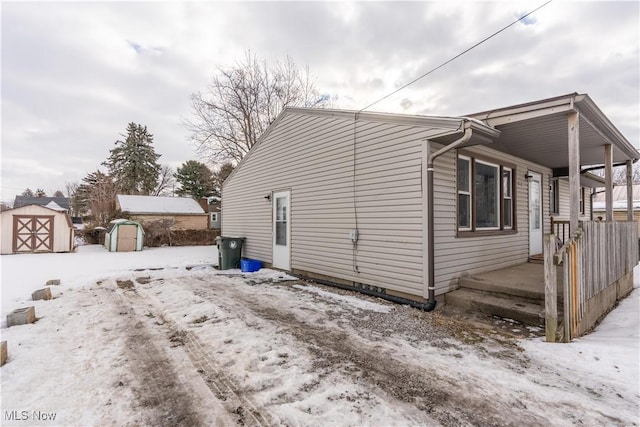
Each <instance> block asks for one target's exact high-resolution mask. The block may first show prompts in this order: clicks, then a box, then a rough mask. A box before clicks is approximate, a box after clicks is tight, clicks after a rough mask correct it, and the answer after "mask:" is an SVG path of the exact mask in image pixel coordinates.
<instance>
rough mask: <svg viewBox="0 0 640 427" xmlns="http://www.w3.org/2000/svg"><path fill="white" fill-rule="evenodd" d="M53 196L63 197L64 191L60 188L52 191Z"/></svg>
mask: <svg viewBox="0 0 640 427" xmlns="http://www.w3.org/2000/svg"><path fill="white" fill-rule="evenodd" d="M53 197H64V193H63V192H62V191H61V190H56V192H55V193H53Z"/></svg>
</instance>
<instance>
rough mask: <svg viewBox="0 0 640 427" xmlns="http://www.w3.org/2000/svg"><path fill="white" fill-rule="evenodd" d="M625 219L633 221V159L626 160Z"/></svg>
mask: <svg viewBox="0 0 640 427" xmlns="http://www.w3.org/2000/svg"><path fill="white" fill-rule="evenodd" d="M627 221H633V161H631V160H627Z"/></svg>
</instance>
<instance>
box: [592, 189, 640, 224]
mask: <svg viewBox="0 0 640 427" xmlns="http://www.w3.org/2000/svg"><path fill="white" fill-rule="evenodd" d="M632 191H633V196H632V200H633V201H632V206H633V208H632V209H633V220H634V221H636V224H637V228H638V235H640V184H638V185H634V186H633V188H632ZM604 218H606V202H605V194H604V192H598V193H597V194H596V195H595V197H594V201H593V219H594V220H602V219H604ZM613 219H615V220H616V221H626V219H627V186H626V185H619V186H616V187H614V188H613Z"/></svg>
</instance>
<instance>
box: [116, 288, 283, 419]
mask: <svg viewBox="0 0 640 427" xmlns="http://www.w3.org/2000/svg"><path fill="white" fill-rule="evenodd" d="M141 291H142V292H143V293H144V296H145V300H144V302H146V303H150V305H151V306H152V307H153V308H150V307H149V305H147V306H146V308H145V309H146V310H149V311H151V312H152V313H153V315H154V316H156V317H158V318H160V319H162V322H163V323H164V325H163V326H165V327H166V328H167V329H168V336H169V339H170V340H171V341H172V342H174V343H178V344H180V345H184V346H185V350H186V352H185V353H186V355H187V356H188V357H189V359H190V362H191V364H192V365H193V367H194V368H195V369H196V370H197V373H198V374H199V376H200V377H201V378H202V380H203V381H204V383H205V384H206V386H207V387H208V388H209V390H211V392H212V393H213V395H214V396H215V398H217V399H219V400H220V401H221V402H222V405H223V406H224V407H225V409H226V410H227V412H229V414H230V415H232V416H233V418H235V420H236V424H238V425H242V426H244V425H252V426H269V425H272V424H273V423H271V422H270V420H269V416H268V415H267V414H264V413H262V411H261V410H260V409H258V408H257V407H256V405H255V404H254V403H253V402H252V401H251V400H250V399H249V398H248V397H247V396H245V395H244V394H243V393H242V392H240V390H239V387H238V386H237V385H236V384H235V383H234V382H233V380H231V379H230V378H229V377H228V376H227V375H226V374H225V373H224V370H223V369H222V368H221V367H220V366H219V365H218V364H217V362H216V361H215V358H214V357H213V356H212V355H211V354H210V353H209V352H208V351H207V349H206V346H204V345H203V343H202V342H201V341H200V339H199V338H198V337H197V336H196V335H195V334H194V333H192V332H191V331H189V330H187V329H185V328H182V327H180V325H178V323H177V322H175V321H173V320H171V319H169V318H167V317H166V316H164V315H163V314H162V312H163V310H162V303H161V302H160V301H158V300H157V298H155V297H154V296H153V295H150V293H146V292H144V290H143V289H141ZM126 294H127V296H128V297H129V298H128V299H129V300H131V301H133V300H134V299H137V300H139V302H142V298H141V296H140V294H139V293H138V292H137V290H136V292H127V293H126Z"/></svg>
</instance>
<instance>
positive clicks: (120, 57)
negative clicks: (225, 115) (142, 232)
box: [1, 2, 640, 200]
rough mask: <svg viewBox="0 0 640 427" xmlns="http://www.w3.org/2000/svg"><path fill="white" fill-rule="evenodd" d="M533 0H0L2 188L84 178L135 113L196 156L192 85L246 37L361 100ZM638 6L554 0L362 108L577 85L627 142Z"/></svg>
mask: <svg viewBox="0 0 640 427" xmlns="http://www.w3.org/2000/svg"><path fill="white" fill-rule="evenodd" d="M538 5H539V3H535V4H534V3H529V2H527V3H525V4H524V5H523V3H522V2H514V3H508V2H507V3H505V2H498V3H489V2H426V3H420V2H406V3H404V2H403V3H400V2H353V3H334V2H299V3H297V2H251V3H246V2H216V3H208V2H188V3H166V2H157V3H147V2H141V3H124V2H109V3H93V2H86V3H29V2H24V3H17V2H15V3H13V2H8V3H3V5H2V16H1V19H2V22H1V24H2V104H3V105H2V146H1V149H2V153H1V154H2V186H3V187H7V188H3V189H2V199H3V200H7V199H8V200H11V199H12V198H13V194H14V193H15V190H12V189H11V188H25V187H27V186H28V187H31V188H37V187H42V186H45V185H47V184H46V183H51V184H50V185H51V186H53V187H56V188H61V187H62V186H63V184H64V180H66V181H79V180H80V179H81V178H82V177H83V176H84V175H85V174H86V173H88V172H90V171H92V170H95V168H97V167H98V166H99V165H100V163H101V162H102V161H104V159H106V157H107V156H108V151H109V149H111V148H112V147H113V143H114V142H115V141H116V140H117V139H118V138H119V137H120V134H121V133H122V132H124V131H125V129H126V125H127V123H129V122H131V121H134V122H137V123H141V124H144V125H147V126H148V128H149V130H150V131H151V132H152V133H153V134H154V136H155V146H156V151H157V152H158V153H160V154H162V157H161V159H160V160H161V162H162V163H168V164H173V165H179V164H180V163H182V162H184V161H186V160H190V159H194V158H196V154H195V153H194V151H193V147H192V146H191V145H190V144H189V142H188V134H187V132H186V130H185V129H184V128H183V127H182V126H181V125H180V122H181V119H182V118H185V117H189V116H190V107H189V95H190V94H191V93H192V92H195V91H198V90H204V89H205V88H206V86H207V83H208V81H209V80H210V78H211V77H212V75H213V73H214V72H215V70H216V68H217V67H218V66H220V65H229V64H232V63H233V62H234V61H235V60H237V59H238V58H240V57H241V56H242V55H243V54H244V51H245V50H246V49H251V50H252V51H253V52H255V53H256V54H257V55H259V56H260V57H263V58H266V59H267V60H268V61H275V60H276V59H279V58H282V57H283V56H284V55H287V54H288V55H290V56H291V57H292V59H293V60H294V61H295V62H296V63H297V64H299V65H300V66H303V65H305V64H308V65H309V69H310V71H311V73H312V74H313V75H315V77H316V86H317V87H318V89H319V90H320V92H321V93H323V94H327V95H330V96H331V98H332V99H333V100H334V102H335V107H337V108H350V109H360V108H362V107H364V106H365V105H367V104H368V103H370V102H373V101H375V100H376V99H379V98H381V97H383V96H385V95H387V94H388V93H390V92H391V91H393V90H395V89H397V88H398V87H400V86H401V85H403V84H405V83H406V82H409V81H411V80H413V79H415V78H416V77H417V76H419V75H421V74H424V73H426V72H427V71H429V70H431V69H433V68H435V67H436V66H438V65H440V64H442V63H443V62H444V61H446V60H448V59H450V58H452V57H454V56H455V55H457V54H458V53H460V52H462V51H463V50H465V49H467V48H469V47H470V46H472V45H473V44H475V43H477V42H478V41H480V40H481V39H482V38H484V37H487V36H488V35H490V34H491V33H493V32H494V31H496V30H497V29H499V28H501V27H503V26H505V25H507V24H508V23H510V22H512V21H513V20H514V18H515V17H519V16H522V15H523V14H524V13H525V12H524V11H523V10H527V11H528V10H532V9H533V8H535V7H537V6H538ZM639 8H640V6H639V5H638V3H637V2H616V3H610V2H580V3H573V2H570V3H564V2H553V3H550V4H549V5H547V6H545V7H544V8H542V9H540V10H539V11H538V12H536V13H535V14H533V15H531V16H530V17H529V18H527V20H525V21H524V22H522V23H521V24H519V25H514V26H513V27H511V28H509V29H508V30H506V31H505V32H503V33H502V34H500V35H498V36H496V37H494V38H492V39H491V40H489V41H487V42H486V43H484V44H482V45H481V46H478V47H477V48H475V49H473V50H472V51H470V52H469V53H468V54H465V55H464V56H462V57H461V58H459V59H456V60H455V61H453V62H451V63H450V64H448V65H447V66H445V67H443V68H442V69H439V70H437V71H435V72H433V73H431V74H430V75H429V76H427V77H426V78H424V79H422V80H420V81H418V82H417V83H415V84H413V85H411V86H410V87H409V88H407V89H405V90H403V91H401V92H399V93H398V94H396V95H394V96H392V97H389V98H388V99H386V100H385V101H382V102H380V103H379V104H376V105H375V106H374V107H372V110H377V111H387V112H403V113H409V114H433V115H460V114H467V113H471V112H475V111H483V110H488V109H492V108H497V107H502V106H507V105H512V104H515V103H521V102H528V101H532V100H536V99H541V98H545V97H550V96H556V95H560V94H565V93H570V92H574V91H577V92H587V93H589V94H590V95H591V96H592V98H593V99H594V100H595V102H596V103H597V104H598V105H599V106H600V107H601V108H602V110H603V111H604V112H605V114H607V115H608V116H609V117H610V118H611V119H612V121H613V123H614V124H615V125H616V126H617V127H618V128H619V129H620V130H621V131H622V132H623V134H625V135H626V136H627V138H628V139H629V140H630V141H631V142H632V143H634V144H636V145H637V144H638V140H639V138H640V129H639V122H640V118H639V115H640V113H639V112H638V108H639V107H638V106H639V105H640V99H639V98H640V95H639V93H640V84H639V73H640V62H639V51H640V33H639V31H640V30H639V29H638V27H639V26H638V24H637V23H638V19H639V15H640V10H639ZM23 159H29V162H30V163H28V164H26V163H15V161H16V160H17V161H18V162H20V161H21V160H23ZM9 163H15V164H21V165H23V166H25V167H26V169H25V170H23V171H20V170H18V169H17V168H15V167H11V165H10V164H9ZM54 170H55V171H58V172H55V173H54V172H53V171H54ZM18 192H20V191H18Z"/></svg>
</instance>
